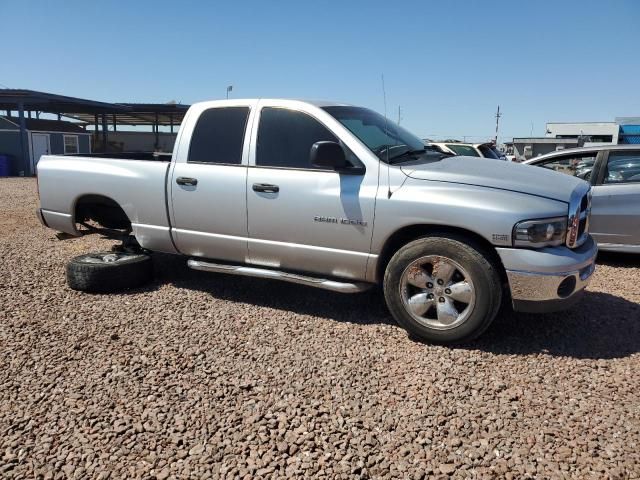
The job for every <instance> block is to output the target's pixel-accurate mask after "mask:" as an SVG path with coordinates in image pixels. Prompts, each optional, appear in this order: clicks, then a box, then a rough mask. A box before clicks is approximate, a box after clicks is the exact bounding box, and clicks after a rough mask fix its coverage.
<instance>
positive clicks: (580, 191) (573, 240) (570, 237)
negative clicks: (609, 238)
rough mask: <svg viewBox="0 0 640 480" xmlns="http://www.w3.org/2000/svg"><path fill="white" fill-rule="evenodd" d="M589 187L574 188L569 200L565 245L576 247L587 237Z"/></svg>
mask: <svg viewBox="0 0 640 480" xmlns="http://www.w3.org/2000/svg"><path fill="white" fill-rule="evenodd" d="M590 216H591V187H587V188H586V189H585V187H582V188H576V190H575V191H574V192H573V194H572V195H571V201H570V202H569V222H568V229H567V247H569V248H577V247H579V246H580V245H582V244H583V243H584V242H585V241H586V240H587V238H589V217H590Z"/></svg>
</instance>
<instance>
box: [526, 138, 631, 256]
mask: <svg viewBox="0 0 640 480" xmlns="http://www.w3.org/2000/svg"><path fill="white" fill-rule="evenodd" d="M525 163H526V164H529V165H535V166H539V167H544V168H548V169H550V170H555V171H557V172H561V173H565V174H567V175H572V176H574V177H578V178H582V179H583V180H586V181H588V182H589V183H590V184H591V185H592V192H593V202H592V213H591V225H590V231H591V234H592V235H593V237H594V238H595V239H596V241H597V242H598V247H599V248H600V250H609V251H614V252H630V253H640V145H600V146H595V147H585V148H573V149H570V150H559V151H557V152H553V153H549V154H546V155H541V156H539V157H536V158H532V159H531V160H528V161H527V162H525Z"/></svg>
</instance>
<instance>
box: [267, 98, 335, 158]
mask: <svg viewBox="0 0 640 480" xmlns="http://www.w3.org/2000/svg"><path fill="white" fill-rule="evenodd" d="M319 141H332V142H337V141H338V139H337V138H336V137H335V135H333V134H332V133H331V132H330V131H329V130H328V129H327V128H326V127H325V126H324V125H322V124H321V123H320V122H319V121H317V120H316V119H315V118H313V117H311V116H310V115H307V114H306V113H303V112H298V111H295V110H289V109H286V108H276V107H265V108H263V109H262V111H261V113H260V124H259V127H258V145H257V149H256V165H258V166H264V167H285V168H308V169H316V170H317V169H318V167H315V166H313V165H311V162H310V157H309V154H310V152H311V146H312V145H313V144H314V143H316V142H319Z"/></svg>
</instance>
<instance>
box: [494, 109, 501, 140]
mask: <svg viewBox="0 0 640 480" xmlns="http://www.w3.org/2000/svg"><path fill="white" fill-rule="evenodd" d="M501 116H502V114H501V113H500V105H498V111H497V112H496V139H495V142H496V147H497V146H498V126H499V125H500V117H501Z"/></svg>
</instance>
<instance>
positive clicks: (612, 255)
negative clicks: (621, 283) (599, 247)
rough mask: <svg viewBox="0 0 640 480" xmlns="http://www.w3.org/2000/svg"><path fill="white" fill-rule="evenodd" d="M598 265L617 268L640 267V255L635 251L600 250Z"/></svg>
mask: <svg viewBox="0 0 640 480" xmlns="http://www.w3.org/2000/svg"><path fill="white" fill-rule="evenodd" d="M596 263H597V264H598V265H607V266H609V267H616V268H640V255H639V254H633V253H616V252H599V253H598V258H597V259H596Z"/></svg>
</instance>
